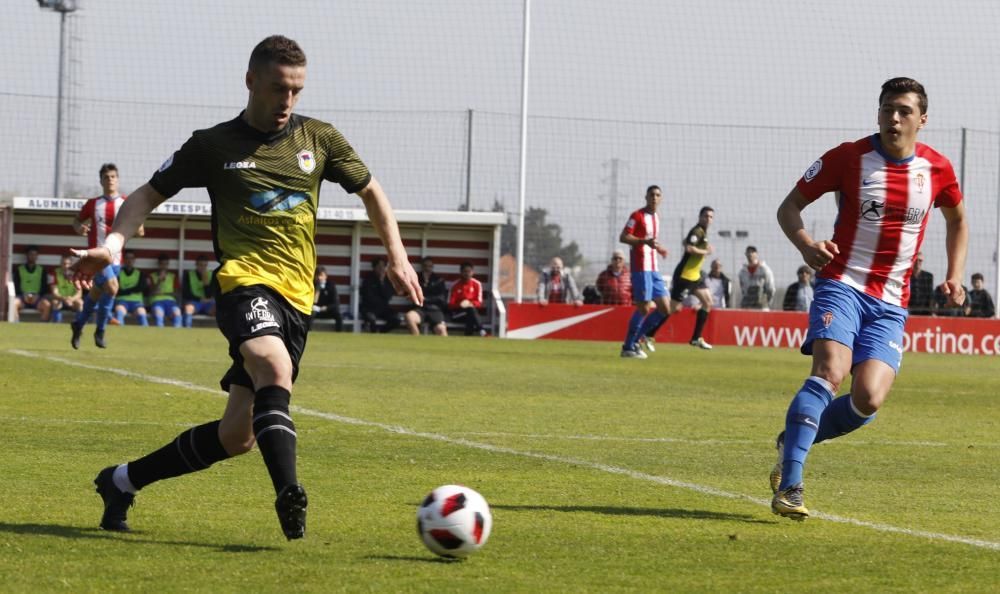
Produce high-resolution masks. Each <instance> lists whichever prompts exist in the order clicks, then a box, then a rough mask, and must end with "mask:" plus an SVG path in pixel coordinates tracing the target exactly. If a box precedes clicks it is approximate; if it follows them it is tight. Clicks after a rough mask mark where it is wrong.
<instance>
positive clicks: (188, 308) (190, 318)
mask: <svg viewBox="0 0 1000 594" xmlns="http://www.w3.org/2000/svg"><path fill="white" fill-rule="evenodd" d="M194 312H195V305H194V302H192V301H188V302H187V303H185V304H184V327H185V328H190V327H192V326H193V325H194Z"/></svg>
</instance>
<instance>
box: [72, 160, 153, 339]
mask: <svg viewBox="0 0 1000 594" xmlns="http://www.w3.org/2000/svg"><path fill="white" fill-rule="evenodd" d="M100 175H101V190H102V191H103V194H101V195H100V196H98V197H97V198H91V199H90V200H87V202H86V203H84V205H83V208H81V209H80V212H79V213H78V214H77V215H76V218H74V219H73V229H74V230H75V231H76V232H77V233H78V234H80V235H85V236H86V237H87V247H88V248H95V247H98V246H101V245H104V240H105V238H107V236H108V234H109V233H111V225H112V224H113V223H114V222H115V217H116V216H117V215H118V210H119V209H120V208H121V207H122V204H124V203H125V196H123V195H121V194H119V193H118V167H116V166H115V164H114V163H105V164H104V165H101V170H100ZM142 234H143V230H142V227H140V228H139V232H138V233H137V235H142ZM120 269H121V255H120V254H116V255H115V256H114V259H113V261H112V263H111V264H109V265H108V266H106V267H105V268H104V270H102V271H101V272H100V273H99V274H97V275H96V276H94V284H93V286H92V287H91V289H90V292H89V293H87V295H86V297H84V300H83V310H81V311H80V313H78V314H77V315H76V319H75V320H74V321H73V323H72V324H71V327H72V330H73V335H72V337H71V338H70V344H71V345H72V346H73V348H74V349H78V348H80V335H81V334H82V333H83V327H84V325H86V323H87V320H89V319H90V314H91V313H93V312H94V311H95V309H96V311H97V318H96V326H97V328H96V330H95V331H94V343H95V344H96V345H97V346H98V347H100V348H102V349H103V348H105V346H106V345H105V341H104V330H105V328H107V325H108V320H109V319H111V310H112V308H113V307H114V302H115V295H117V294H118V271H119V270H120Z"/></svg>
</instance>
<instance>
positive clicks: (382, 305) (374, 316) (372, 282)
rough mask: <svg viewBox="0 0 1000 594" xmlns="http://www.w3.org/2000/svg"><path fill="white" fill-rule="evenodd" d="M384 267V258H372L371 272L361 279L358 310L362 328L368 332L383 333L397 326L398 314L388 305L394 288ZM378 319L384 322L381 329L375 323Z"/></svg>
mask: <svg viewBox="0 0 1000 594" xmlns="http://www.w3.org/2000/svg"><path fill="white" fill-rule="evenodd" d="M386 267H387V264H386V261H385V258H382V257H379V258H375V259H374V260H372V271H371V274H368V275H367V276H365V278H364V279H362V280H361V304H360V307H359V311H360V313H361V321H362V325H363V328H364V329H365V330H367V331H368V332H383V333H385V332H392V331H393V330H395V329H396V328H399V314H397V313H396V310H394V309H392V306H391V305H389V302H390V301H391V300H392V296H393V295H395V294H396V289H394V288H393V286H392V282H391V281H390V280H389V275H388V274H387V273H386V270H387V268H386ZM378 320H382V321H384V322H385V324H384V325H383V326H382V329H381V330H379V328H378V325H377V322H378Z"/></svg>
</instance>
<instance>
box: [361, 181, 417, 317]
mask: <svg viewBox="0 0 1000 594" xmlns="http://www.w3.org/2000/svg"><path fill="white" fill-rule="evenodd" d="M358 196H359V197H360V198H361V201H362V202H363V203H364V205H365V210H366V211H367V212H368V219H369V220H370V221H371V223H372V226H373V227H375V232H376V233H378V236H379V237H380V238H381V239H382V245H384V246H385V250H386V252H387V253H388V256H389V271H388V273H389V280H390V281H391V282H392V286H393V287H395V288H396V291H398V292H400V293H402V294H403V295H406V296H407V297H409V298H410V300H411V301H413V302H414V303H416V304H417V305H423V303H424V293H423V290H422V289H421V288H420V279H418V278H417V273H416V271H414V270H413V266H412V265H411V264H410V260H409V259H408V258H407V257H406V248H404V247H403V240H402V239H401V238H400V236H399V225H398V224H397V223H396V215H395V214H393V212H392V205H391V204H389V198H388V197H386V195H385V191H384V190H382V186H381V185H380V184H379V183H378V180H376V179H375V178H374V177H373V178H371V180H370V181H369V182H368V185H366V186H365V187H364V188H362V189H361V190H359V191H358Z"/></svg>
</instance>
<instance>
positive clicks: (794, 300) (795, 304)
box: [781, 264, 813, 311]
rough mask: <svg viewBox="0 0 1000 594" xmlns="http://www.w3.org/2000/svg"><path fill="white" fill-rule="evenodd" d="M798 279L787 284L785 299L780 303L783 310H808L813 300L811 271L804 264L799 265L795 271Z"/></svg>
mask: <svg viewBox="0 0 1000 594" xmlns="http://www.w3.org/2000/svg"><path fill="white" fill-rule="evenodd" d="M796 274H798V276H799V280H797V281H795V282H794V283H792V284H790V285H788V289H787V290H786V291H785V299H784V302H783V303H782V304H781V309H783V310H784V311H809V306H811V305H812V301H813V280H812V276H813V272H812V268H809V267H808V266H806V265H805V264H803V265H802V266H799V269H798V270H797V271H796Z"/></svg>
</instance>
